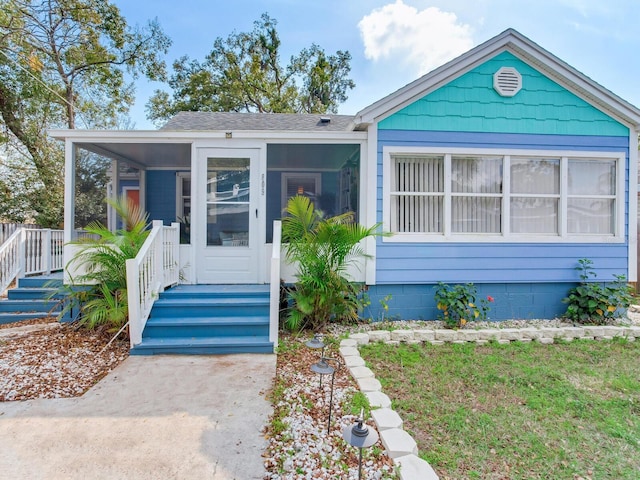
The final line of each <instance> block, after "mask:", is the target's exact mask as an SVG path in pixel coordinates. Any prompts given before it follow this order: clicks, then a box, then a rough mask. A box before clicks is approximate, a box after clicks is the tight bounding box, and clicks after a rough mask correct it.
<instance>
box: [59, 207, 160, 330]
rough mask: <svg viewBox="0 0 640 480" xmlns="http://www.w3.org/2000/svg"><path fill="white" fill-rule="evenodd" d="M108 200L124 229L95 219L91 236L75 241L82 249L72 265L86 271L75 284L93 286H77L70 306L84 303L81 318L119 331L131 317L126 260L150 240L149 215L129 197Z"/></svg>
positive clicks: (91, 228) (90, 325)
mask: <svg viewBox="0 0 640 480" xmlns="http://www.w3.org/2000/svg"><path fill="white" fill-rule="evenodd" d="M107 203H109V205H111V206H112V207H113V208H114V210H115V211H116V213H117V214H118V216H119V217H120V218H121V220H122V222H123V228H121V229H119V230H116V231H115V232H112V231H110V230H109V229H108V228H107V227H105V226H104V225H102V224H101V223H100V222H92V223H90V224H89V225H88V226H87V227H86V228H85V231H86V232H87V233H89V234H90V237H88V238H83V239H80V240H78V241H76V242H74V244H75V245H77V246H78V251H77V252H76V254H75V255H74V257H73V258H72V259H71V260H70V261H69V264H68V266H77V267H80V269H81V271H83V273H82V274H80V275H78V276H77V277H75V279H74V283H76V284H81V285H86V284H89V285H91V288H90V289H89V290H78V289H74V290H73V291H72V294H71V296H72V298H71V302H70V303H68V305H70V306H72V305H73V304H78V305H80V311H81V317H80V320H79V321H80V323H81V324H83V325H85V326H87V327H88V328H95V327H97V326H99V325H108V326H109V327H111V329H113V330H117V329H119V328H120V327H122V326H123V325H125V323H126V321H127V318H128V308H127V270H126V261H127V260H128V259H130V258H135V256H136V255H137V254H138V252H139V251H140V248H142V245H143V244H144V242H145V240H146V239H147V236H148V235H149V231H148V230H147V225H148V222H147V218H148V217H147V214H146V213H144V212H143V211H142V209H141V208H140V207H139V206H138V205H136V204H134V203H133V202H132V201H131V200H129V199H128V198H126V197H125V196H122V197H119V198H117V199H108V200H107Z"/></svg>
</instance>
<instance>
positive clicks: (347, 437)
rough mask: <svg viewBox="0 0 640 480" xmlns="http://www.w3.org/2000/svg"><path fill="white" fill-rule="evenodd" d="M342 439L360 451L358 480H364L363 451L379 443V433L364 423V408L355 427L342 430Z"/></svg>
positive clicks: (350, 426)
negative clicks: (362, 479)
mask: <svg viewBox="0 0 640 480" xmlns="http://www.w3.org/2000/svg"><path fill="white" fill-rule="evenodd" d="M342 438H344V441H345V442H347V443H348V444H349V445H351V446H352V447H356V448H357V449H359V450H360V455H359V456H358V480H360V479H361V478H362V449H363V448H369V447H371V446H373V445H374V444H375V443H376V442H377V441H378V438H379V437H378V432H376V431H375V430H373V429H369V427H367V425H366V423H365V422H364V408H363V409H362V410H360V418H358V419H357V420H356V423H355V424H353V425H347V426H346V427H344V429H343V430H342Z"/></svg>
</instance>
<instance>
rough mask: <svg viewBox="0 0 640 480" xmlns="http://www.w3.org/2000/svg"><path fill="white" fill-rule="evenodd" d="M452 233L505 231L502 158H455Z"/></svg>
mask: <svg viewBox="0 0 640 480" xmlns="http://www.w3.org/2000/svg"><path fill="white" fill-rule="evenodd" d="M451 210H452V212H451V231H452V232H453V233H501V232H502V157H476V156H473V157H472V156H453V157H452V158H451Z"/></svg>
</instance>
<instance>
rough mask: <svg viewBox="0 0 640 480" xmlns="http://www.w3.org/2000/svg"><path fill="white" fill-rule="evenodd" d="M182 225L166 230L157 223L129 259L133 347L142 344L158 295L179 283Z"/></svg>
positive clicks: (128, 286) (130, 325) (128, 274)
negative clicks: (134, 255) (143, 334)
mask: <svg viewBox="0 0 640 480" xmlns="http://www.w3.org/2000/svg"><path fill="white" fill-rule="evenodd" d="M179 246H180V224H179V223H172V224H171V226H170V227H165V226H163V224H162V220H154V221H153V223H152V229H151V232H150V233H149V236H148V237H147V240H146V241H145V242H144V245H143V246H142V248H141V249H140V251H139V252H138V255H136V258H132V259H129V260H127V300H128V307H129V338H130V342H131V347H134V346H135V345H138V344H140V343H141V342H142V332H143V330H144V327H145V325H146V323H147V319H148V318H149V313H151V308H152V307H153V303H154V302H155V301H156V299H157V298H158V295H159V294H160V293H161V292H163V291H164V289H165V288H167V287H168V286H170V285H175V284H176V283H178V280H179V271H178V268H179V267H178V265H179V262H178V260H179V257H178V255H179Z"/></svg>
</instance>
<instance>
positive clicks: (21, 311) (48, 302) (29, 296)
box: [0, 274, 62, 324]
mask: <svg viewBox="0 0 640 480" xmlns="http://www.w3.org/2000/svg"><path fill="white" fill-rule="evenodd" d="M60 286H62V275H57V274H53V275H39V276H34V277H25V278H21V279H19V280H18V285H17V287H16V288H13V289H11V290H9V291H8V292H7V299H5V300H0V324H1V323H13V322H19V321H21V320H31V319H34V318H43V317H49V316H52V315H57V314H58V312H59V311H60V309H61V304H60V297H57V298H52V299H50V298H49V297H50V296H51V295H52V294H55V293H56V292H57V291H58V288H59V287H60Z"/></svg>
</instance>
